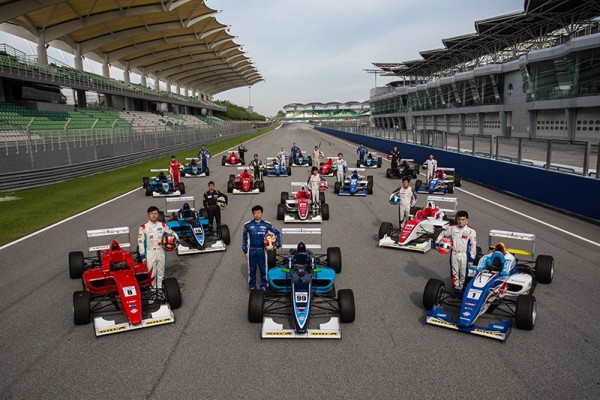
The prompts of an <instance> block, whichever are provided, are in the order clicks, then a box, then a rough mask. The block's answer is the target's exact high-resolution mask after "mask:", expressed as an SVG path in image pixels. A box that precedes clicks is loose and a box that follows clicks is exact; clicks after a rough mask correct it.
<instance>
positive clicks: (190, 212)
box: [178, 203, 197, 219]
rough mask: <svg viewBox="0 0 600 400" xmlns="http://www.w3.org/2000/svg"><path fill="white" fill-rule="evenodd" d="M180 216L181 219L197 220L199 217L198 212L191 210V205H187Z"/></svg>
mask: <svg viewBox="0 0 600 400" xmlns="http://www.w3.org/2000/svg"><path fill="white" fill-rule="evenodd" d="M178 214H179V218H181V219H188V218H196V216H197V214H196V211H195V210H192V209H191V208H190V205H189V203H185V204H184V205H183V207H182V208H181V210H179V213H178Z"/></svg>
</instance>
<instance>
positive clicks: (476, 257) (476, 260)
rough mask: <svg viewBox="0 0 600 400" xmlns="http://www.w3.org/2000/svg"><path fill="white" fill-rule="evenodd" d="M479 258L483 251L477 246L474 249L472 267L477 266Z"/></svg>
mask: <svg viewBox="0 0 600 400" xmlns="http://www.w3.org/2000/svg"><path fill="white" fill-rule="evenodd" d="M481 257H483V249H482V248H481V247H480V246H477V247H476V248H475V259H474V260H473V265H478V264H479V260H480V259H481Z"/></svg>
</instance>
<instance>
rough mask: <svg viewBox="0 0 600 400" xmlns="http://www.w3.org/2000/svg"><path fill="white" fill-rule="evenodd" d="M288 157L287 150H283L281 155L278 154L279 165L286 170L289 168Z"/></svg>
mask: <svg viewBox="0 0 600 400" xmlns="http://www.w3.org/2000/svg"><path fill="white" fill-rule="evenodd" d="M286 156H287V153H286V151H285V150H281V151H280V152H279V153H277V158H279V165H280V166H281V168H282V169H285V168H286V167H287V164H286Z"/></svg>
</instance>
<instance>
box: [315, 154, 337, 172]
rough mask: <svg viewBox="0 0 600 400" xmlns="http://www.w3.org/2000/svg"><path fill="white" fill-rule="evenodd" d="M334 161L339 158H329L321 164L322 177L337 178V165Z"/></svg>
mask: <svg viewBox="0 0 600 400" xmlns="http://www.w3.org/2000/svg"><path fill="white" fill-rule="evenodd" d="M333 160H337V157H327V161H325V162H322V163H320V164H319V174H321V176H335V174H336V172H337V165H336V164H335V163H334V162H333Z"/></svg>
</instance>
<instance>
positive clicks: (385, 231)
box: [378, 222, 393, 240]
mask: <svg viewBox="0 0 600 400" xmlns="http://www.w3.org/2000/svg"><path fill="white" fill-rule="evenodd" d="M392 227H393V225H392V224H391V223H389V222H382V223H381V225H379V234H378V237H379V239H380V240H381V239H383V237H384V236H385V235H389V234H390V231H391V230H392Z"/></svg>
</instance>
